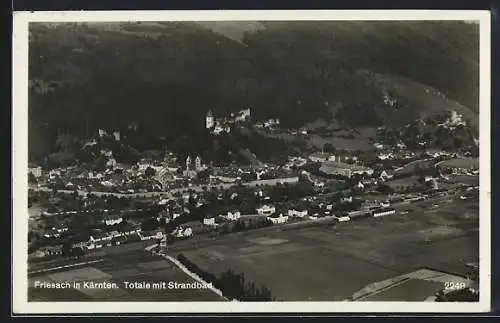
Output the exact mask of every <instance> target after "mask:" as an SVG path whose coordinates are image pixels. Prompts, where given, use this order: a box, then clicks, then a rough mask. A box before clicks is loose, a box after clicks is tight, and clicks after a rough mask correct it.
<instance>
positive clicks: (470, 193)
mask: <svg viewBox="0 0 500 323" xmlns="http://www.w3.org/2000/svg"><path fill="white" fill-rule="evenodd" d="M28 67H29V89H28V91H29V92H28V159H29V164H28V169H27V170H26V171H27V172H28V201H27V207H28V213H29V220H28V237H27V239H28V241H27V243H28V256H27V261H28V263H27V269H28V273H27V277H28V286H27V288H28V301H29V302H47V301H61V302H62V301H64V302H70V301H73V302H81V301H86V302H101V301H107V302H109V301H111V302H113V301H116V302H153V301H172V302H173V301H175V302H178V301H187V302H193V301H208V302H210V301H211V302H232V301H235V302H238V301H239V302H246V301H276V302H279V301H311V302H321V301H345V302H363V301H368V302H373V301H385V302H388V301H389V302H392V301H394V302H396V301H405V302H456V301H467V302H478V301H479V129H480V127H479V24H477V23H475V22H473V21H158V22H151V21H144V22H139V21H138V22H31V23H30V24H29V62H28Z"/></svg>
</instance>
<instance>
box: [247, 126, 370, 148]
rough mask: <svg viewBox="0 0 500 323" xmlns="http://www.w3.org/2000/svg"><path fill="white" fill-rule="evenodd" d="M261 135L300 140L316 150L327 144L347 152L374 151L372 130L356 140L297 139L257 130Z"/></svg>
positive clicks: (292, 136)
mask: <svg viewBox="0 0 500 323" xmlns="http://www.w3.org/2000/svg"><path fill="white" fill-rule="evenodd" d="M255 131H256V132H257V133H259V134H260V135H263V136H266V137H270V138H279V139H283V140H285V141H287V142H294V141H299V140H305V141H307V143H308V144H309V145H310V146H312V147H315V148H316V149H321V148H323V145H324V144H326V143H330V144H332V145H333V146H334V147H335V148H336V149H346V150H365V151H368V150H373V146H372V144H371V142H370V141H371V139H372V138H373V137H374V135H373V131H372V128H369V129H366V130H365V129H361V131H360V134H358V135H356V136H355V137H354V138H352V139H350V138H342V137H336V136H325V137H324V136H319V135H309V136H307V137H297V136H294V135H292V134H289V133H270V132H266V131H264V130H260V129H256V130H255Z"/></svg>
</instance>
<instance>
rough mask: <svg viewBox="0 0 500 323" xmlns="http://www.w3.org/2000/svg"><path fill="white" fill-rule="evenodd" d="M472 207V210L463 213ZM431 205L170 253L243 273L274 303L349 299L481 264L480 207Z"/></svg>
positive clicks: (215, 269)
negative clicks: (370, 289)
mask: <svg viewBox="0 0 500 323" xmlns="http://www.w3.org/2000/svg"><path fill="white" fill-rule="evenodd" d="M467 203H469V204H471V205H475V207H471V208H470V209H469V210H467V212H464V210H465V204H467ZM427 206H429V205H422V207H425V210H424V209H422V208H420V209H416V210H415V211H413V212H410V213H408V214H406V215H400V214H397V215H395V216H389V217H385V218H377V219H374V218H367V219H360V220H359V221H354V222H351V223H342V224H340V225H337V226H336V227H332V226H328V225H325V226H317V227H309V228H297V229H295V230H293V229H290V230H279V229H276V230H270V231H266V232H265V233H263V232H246V233H242V234H235V235H230V236H227V237H224V238H221V239H218V240H217V241H213V242H210V243H206V244H204V245H203V244H201V245H198V246H197V248H191V249H189V250H182V251H175V247H172V249H171V250H170V253H172V254H176V253H179V252H182V253H183V254H184V255H186V256H187V257H188V258H189V259H190V260H191V261H193V262H194V263H196V264H197V265H198V266H200V267H202V268H203V269H205V270H208V271H210V272H212V273H214V274H216V275H220V274H221V273H222V272H223V271H225V270H226V269H229V268H231V269H233V270H235V271H236V272H244V273H245V277H247V279H250V280H253V281H254V282H255V283H256V284H257V285H265V286H267V287H269V288H270V289H271V291H272V293H273V296H275V297H276V299H277V300H289V301H299V300H315V301H320V300H323V301H324V300H344V299H346V298H348V297H350V296H351V295H352V294H353V293H355V292H356V291H358V290H360V289H361V288H363V287H364V286H366V285H368V284H370V283H373V282H376V281H382V280H385V279H389V278H391V277H394V276H397V275H402V274H406V273H409V272H412V271H414V270H416V269H419V268H422V267H430V268H435V269H437V270H443V271H449V272H455V273H459V274H460V273H462V274H463V273H465V272H466V268H465V266H464V263H465V262H477V261H478V254H479V241H478V229H477V228H478V217H477V213H478V211H477V202H473V201H465V202H463V203H462V204H460V205H457V204H456V203H445V202H444V201H443V202H442V203H440V207H439V208H436V209H432V210H429V209H428V208H427ZM431 206H432V204H431ZM410 298H411V297H410Z"/></svg>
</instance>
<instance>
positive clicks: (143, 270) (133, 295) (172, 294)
mask: <svg viewBox="0 0 500 323" xmlns="http://www.w3.org/2000/svg"><path fill="white" fill-rule="evenodd" d="M150 244H151V242H150ZM138 245H139V246H140V244H138ZM108 249H109V250H110V251H111V250H112V249H115V250H114V252H108V253H106V255H105V256H104V258H102V259H103V260H104V261H100V262H96V263H92V264H88V265H84V266H80V267H75V268H69V269H67V270H60V271H55V272H47V273H43V274H38V275H32V276H31V277H29V278H28V281H29V288H28V299H29V300H30V301H44V300H50V301H221V300H222V299H221V298H220V297H219V296H217V295H216V294H214V293H213V292H211V291H210V290H206V289H153V288H149V289H133V290H132V289H127V288H125V282H149V283H154V282H167V283H168V282H177V283H191V282H194V280H193V279H191V278H190V277H189V276H187V275H186V274H184V273H183V272H182V271H181V270H180V269H178V268H177V267H176V266H175V265H173V264H172V263H171V262H170V261H168V260H166V259H164V258H163V257H160V256H152V255H151V254H148V253H146V252H145V251H144V250H143V249H142V250H134V249H123V250H122V251H123V252H118V251H117V250H120V248H108ZM66 262H67V261H66ZM35 281H44V282H70V283H72V282H75V281H76V282H82V283H83V282H85V281H87V282H88V281H93V282H104V281H105V282H114V283H116V285H117V287H118V288H114V289H97V288H85V289H83V288H82V289H73V288H70V289H44V288H35V287H34V283H35Z"/></svg>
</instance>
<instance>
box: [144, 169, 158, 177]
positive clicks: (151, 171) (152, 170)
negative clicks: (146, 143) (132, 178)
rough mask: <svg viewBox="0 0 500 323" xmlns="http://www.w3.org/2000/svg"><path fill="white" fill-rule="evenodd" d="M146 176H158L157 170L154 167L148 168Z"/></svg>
mask: <svg viewBox="0 0 500 323" xmlns="http://www.w3.org/2000/svg"><path fill="white" fill-rule="evenodd" d="M144 175H146V176H147V177H153V176H155V175H156V170H155V169H154V168H152V167H148V168H146V171H145V172H144Z"/></svg>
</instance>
